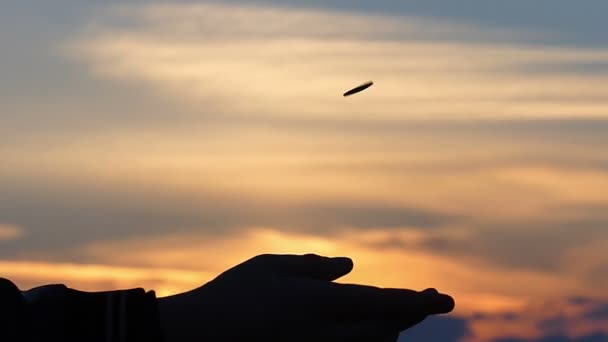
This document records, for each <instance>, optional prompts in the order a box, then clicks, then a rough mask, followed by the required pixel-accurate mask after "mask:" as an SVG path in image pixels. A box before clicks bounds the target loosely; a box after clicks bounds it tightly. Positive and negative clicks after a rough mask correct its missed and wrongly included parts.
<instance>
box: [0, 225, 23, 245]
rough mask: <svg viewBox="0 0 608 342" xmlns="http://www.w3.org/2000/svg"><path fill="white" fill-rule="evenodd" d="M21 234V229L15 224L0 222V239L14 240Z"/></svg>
mask: <svg viewBox="0 0 608 342" xmlns="http://www.w3.org/2000/svg"><path fill="white" fill-rule="evenodd" d="M21 236H23V229H21V228H20V227H17V226H15V225H10V224H1V223H0V241H3V240H15V239H18V238H20V237H21Z"/></svg>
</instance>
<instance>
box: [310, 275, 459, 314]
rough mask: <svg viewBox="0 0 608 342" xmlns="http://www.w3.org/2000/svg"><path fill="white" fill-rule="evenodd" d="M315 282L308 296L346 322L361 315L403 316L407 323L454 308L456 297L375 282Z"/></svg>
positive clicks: (320, 306) (321, 307) (321, 308)
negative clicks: (378, 286)
mask: <svg viewBox="0 0 608 342" xmlns="http://www.w3.org/2000/svg"><path fill="white" fill-rule="evenodd" d="M316 287H317V288H316V290H313V289H312V288H313V285H311V288H310V292H309V293H308V294H307V297H308V300H309V301H311V302H314V303H315V304H316V305H317V308H318V310H319V311H322V310H323V311H326V312H327V313H331V314H333V315H335V317H337V318H339V319H340V320H342V321H343V322H344V321H346V322H349V321H357V320H360V319H377V320H380V319H383V320H388V321H395V320H401V321H402V322H404V323H407V322H411V321H413V320H416V319H420V318H424V317H426V316H428V315H435V314H442V313H448V312H450V311H452V310H453V309H454V300H453V299H452V297H450V296H448V295H445V294H441V293H438V292H436V291H435V290H427V291H423V292H417V291H413V290H403V289H382V288H377V287H373V286H362V285H351V284H336V283H328V284H327V283H326V284H317V285H316Z"/></svg>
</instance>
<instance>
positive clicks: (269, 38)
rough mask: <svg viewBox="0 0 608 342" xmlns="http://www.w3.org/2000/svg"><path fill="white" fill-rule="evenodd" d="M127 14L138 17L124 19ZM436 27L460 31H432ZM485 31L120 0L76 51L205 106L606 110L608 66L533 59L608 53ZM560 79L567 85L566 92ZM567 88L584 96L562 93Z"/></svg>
mask: <svg viewBox="0 0 608 342" xmlns="http://www.w3.org/2000/svg"><path fill="white" fill-rule="evenodd" d="M220 18H221V19H220ZM218 20H222V23H224V22H231V23H232V24H230V25H223V24H218V23H217V21H218ZM125 21H126V22H129V23H130V24H128V25H124V24H122V25H121V24H120V23H124V22H125ZM435 30H439V31H441V32H443V33H442V35H444V34H448V33H449V32H452V35H451V37H450V38H449V39H447V41H445V40H444V41H440V42H435V41H432V39H431V38H432V35H433V33H432V32H433V31H435ZM429 32H431V33H429ZM479 32H484V33H482V34H488V35H491V34H492V32H493V31H492V30H480V29H479V28H476V27H473V28H471V29H465V30H459V26H458V25H452V24H450V23H446V22H439V21H427V20H419V19H416V18H407V17H394V16H372V15H367V16H365V15H359V14H353V13H348V14H342V13H339V12H328V11H322V10H298V9H288V8H273V7H260V6H257V7H254V6H244V5H233V6H227V5H217V4H198V5H185V4H179V5H151V6H146V7H143V8H142V7H139V8H138V7H126V8H125V7H122V8H119V9H117V10H115V11H114V13H113V14H110V15H109V16H106V17H102V18H100V19H99V21H98V22H97V23H96V24H95V25H93V26H92V27H91V29H90V30H88V31H87V33H86V34H85V35H84V36H83V37H81V38H80V40H78V41H76V42H74V43H73V44H72V46H73V47H72V48H71V51H72V52H71V53H72V55H74V56H77V57H79V58H81V59H82V60H83V61H84V62H85V63H86V64H87V65H89V67H90V69H91V71H92V72H93V74H94V75H98V76H100V77H102V78H110V79H120V80H131V81H133V80H136V81H143V82H147V83H149V84H152V85H154V87H155V88H157V89H158V90H159V91H160V92H162V93H164V94H167V95H169V94H171V95H170V96H174V97H175V98H179V99H181V100H182V102H183V103H184V106H185V107H192V106H201V105H204V106H205V108H206V110H207V111H208V112H214V113H217V114H218V115H222V116H241V117H259V118H264V117H266V118H268V117H270V118H272V117H284V116H292V117H318V118H331V117H344V116H347V117H349V118H350V119H351V120H354V119H357V120H365V121H372V122H373V121H375V120H378V119H386V118H392V119H395V118H402V119H403V118H408V119H415V118H417V119H429V118H433V119H439V118H461V119H462V118H508V119H513V118H556V117H604V116H605V113H606V106H607V103H606V101H604V99H605V98H606V95H607V93H606V90H605V89H604V87H601V85H602V84H604V83H605V82H606V77H607V76H606V75H605V74H602V73H595V74H592V75H589V74H586V75H584V74H579V73H576V74H572V73H569V72H564V71H563V70H561V69H559V68H555V69H554V70H553V72H552V73H551V74H550V75H547V74H530V73H529V72H527V70H526V69H527V68H529V67H530V65H532V66H533V65H535V64H538V63H543V64H545V63H566V64H570V63H573V64H576V65H580V64H587V63H604V62H605V61H606V60H607V59H608V52H606V51H604V50H601V49H568V48H557V47H553V48H549V47H543V48H538V47H535V48H531V47H527V46H525V45H522V46H518V45H509V44H503V45H499V44H495V45H490V44H478V43H475V44H472V43H468V42H466V40H464V39H463V38H462V37H464V36H470V35H476V34H479ZM486 32H487V33H486ZM448 35H449V34H448ZM363 75H374V80H375V81H376V83H377V86H375V87H374V88H373V89H370V91H369V92H366V94H365V95H364V96H360V97H357V98H353V99H352V101H349V102H346V101H344V99H342V98H341V96H339V94H341V91H342V90H343V89H344V88H348V87H349V86H350V85H352V84H353V82H354V83H357V82H359V81H360V79H361V77H364V76H363ZM366 77H367V76H366ZM294 80H297V82H294ZM561 84H568V91H567V92H565V91H564V88H563V87H562V86H561ZM331 94H334V95H331ZM564 94H576V96H579V97H582V98H587V100H586V101H584V102H578V101H571V100H566V101H562V100H560V98H562V97H563V96H564ZM522 97H525V100H523V99H522ZM589 97H595V98H596V100H593V101H592V100H590V98H589ZM543 98H544V99H547V98H549V99H550V100H543ZM363 99H365V101H363ZM378 108H382V110H381V111H378Z"/></svg>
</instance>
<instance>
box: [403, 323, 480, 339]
mask: <svg viewBox="0 0 608 342" xmlns="http://www.w3.org/2000/svg"><path fill="white" fill-rule="evenodd" d="M470 334H471V331H470V327H469V326H468V322H467V320H466V319H462V318H457V317H430V318H428V319H426V320H425V321H423V322H422V323H420V324H419V325H417V326H414V327H413V328H411V329H409V330H406V331H405V332H403V333H402V334H401V336H400V337H399V340H398V342H409V341H429V342H459V341H465V338H466V337H468V336H469V335H470Z"/></svg>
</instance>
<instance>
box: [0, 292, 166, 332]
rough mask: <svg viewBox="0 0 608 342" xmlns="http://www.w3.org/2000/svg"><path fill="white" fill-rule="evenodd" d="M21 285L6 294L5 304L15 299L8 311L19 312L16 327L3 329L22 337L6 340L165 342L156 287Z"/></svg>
mask: <svg viewBox="0 0 608 342" xmlns="http://www.w3.org/2000/svg"><path fill="white" fill-rule="evenodd" d="M4 283H5V285H6V283H7V281H5V282H4ZM11 285H12V284H11ZM5 288H6V289H8V288H10V286H8V285H7V286H5ZM15 289H16V287H14V286H13V288H12V289H11V290H10V291H12V294H6V295H5V296H3V297H2V298H3V306H4V302H5V300H7V301H8V302H11V300H12V303H13V304H12V305H10V306H9V308H8V309H6V308H5V309H3V310H8V312H3V313H2V315H3V316H4V315H6V316H7V317H13V321H14V322H13V323H12V324H13V325H14V326H7V327H2V330H1V331H5V332H9V334H13V335H14V334H16V335H15V337H17V339H4V338H0V340H5V341H8V340H19V341H39V340H43V341H66V342H68V341H90V342H96V341H100V342H101V341H104V342H106V341H112V342H114V341H117V342H131V341H146V342H147V341H150V342H162V338H161V333H160V323H159V315H158V307H157V299H156V298H155V295H154V292H148V293H146V292H145V291H144V290H143V289H131V290H123V291H108V292H83V291H77V290H74V289H70V288H67V287H66V286H63V285H50V286H43V287H39V288H36V289H32V290H30V291H25V292H21V291H18V290H17V292H16V293H15ZM5 292H6V293H8V290H6V291H5ZM5 297H6V299H5ZM17 313H18V314H17ZM4 322H7V321H4ZM4 324H5V323H2V325H4ZM1 331H0V334H2V332H1Z"/></svg>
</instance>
